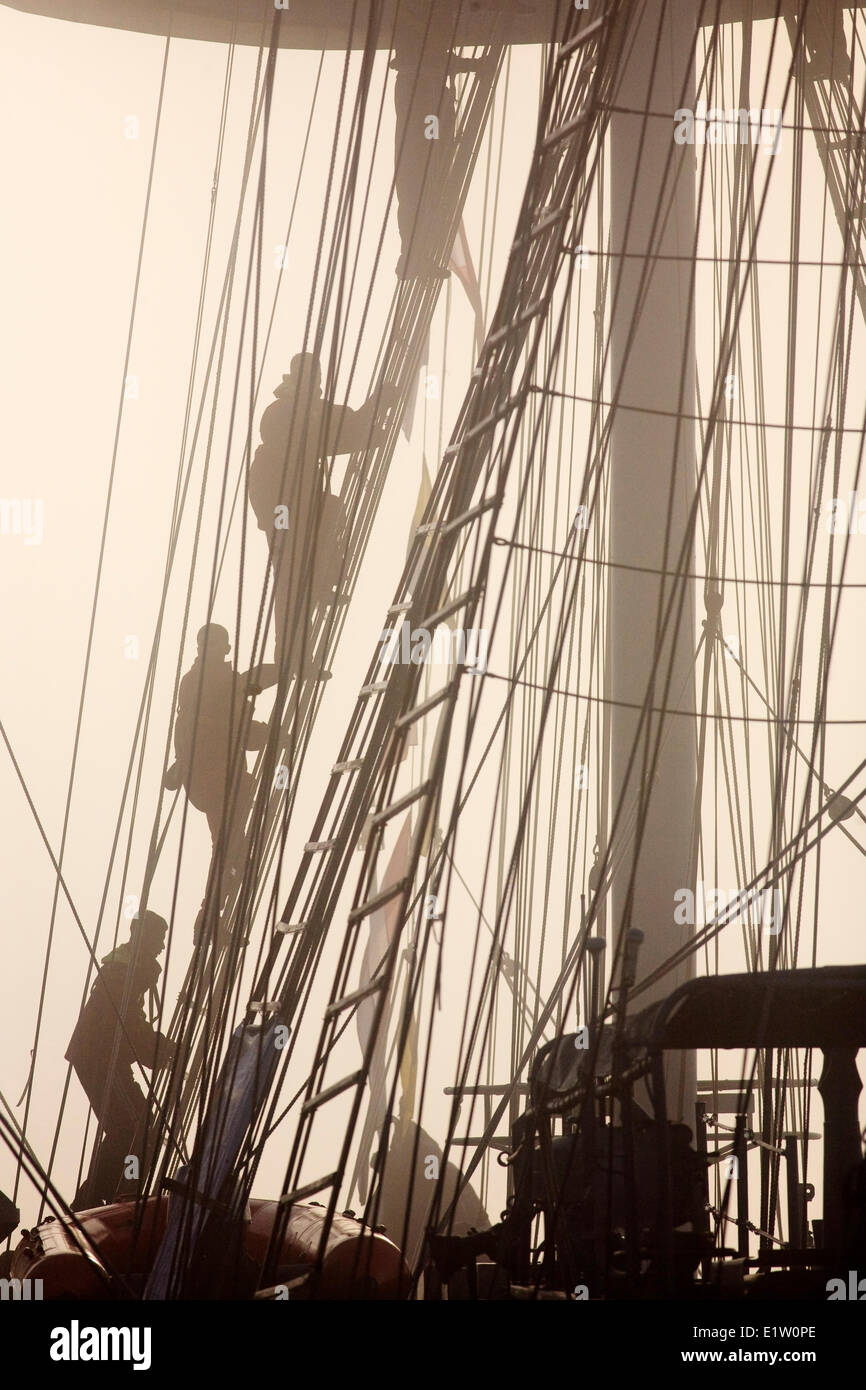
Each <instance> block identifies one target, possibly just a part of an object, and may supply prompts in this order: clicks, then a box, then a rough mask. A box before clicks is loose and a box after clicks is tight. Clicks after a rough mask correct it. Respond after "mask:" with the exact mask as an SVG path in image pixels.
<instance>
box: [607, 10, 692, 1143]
mask: <svg viewBox="0 0 866 1390" xmlns="http://www.w3.org/2000/svg"><path fill="white" fill-rule="evenodd" d="M696 13H697V6H696V4H695V3H694V0H670V3H668V4H667V5H666V6H654V5H649V6H645V7H642V12H641V13H640V14H634V15H633V16H632V17H631V19H630V26H631V31H630V34H629V36H628V39H627V42H626V47H625V53H624V66H623V69H622V74H621V80H620V82H619V85H618V89H617V91H616V93H615V94H614V98H613V100H614V105H615V107H616V108H622V109H619V110H617V109H615V110H614V113H613V116H612V118H611V126H610V129H611V161H610V163H611V248H612V252H613V256H614V265H613V267H612V269H613V275H612V283H613V287H614V290H613V294H614V301H613V309H612V318H611V364H612V389H613V391H614V399H618V401H619V408H617V409H616V411H615V413H614V416H613V421H612V431H611V494H610V516H611V520H610V560H611V562H612V568H611V571H610V633H609V644H610V645H609V675H608V695H609V697H610V699H611V700H612V701H613V702H614V703H613V704H612V708H611V791H612V806H613V811H614V812H615V811H616V807H617V803H618V800H619V798H620V797H624V811H625V814H624V815H623V816H621V817H620V821H619V825H618V828H617V829H616V831H615V834H614V839H613V840H612V844H611V854H612V862H613V863H614V864H615V865H617V863H618V860H619V856H620V855H621V856H622V859H621V862H619V863H618V867H617V868H616V872H615V876H614V879H613V884H612V909H613V922H614V930H615V932H616V933H617V934H618V933H619V932H621V931H627V930H628V929H629V928H638V929H639V930H641V931H642V932H643V934H644V942H643V945H642V948H641V952H640V959H639V962H638V977H637V978H638V980H640V979H641V978H642V977H644V976H646V975H647V974H649V973H650V972H651V971H653V970H654V969H656V967H658V966H659V965H661V964H662V962H663V961H664V960H666V959H667V958H668V957H669V956H670V955H671V954H672V953H673V951H674V950H676V949H677V948H678V947H680V946H681V945H682V944H683V942H684V940H685V939H686V938H687V935H688V934H689V933H690V932H691V930H692V928H691V927H682V926H678V925H676V924H675V922H674V906H675V902H674V894H675V892H676V891H677V889H682V888H692V889H693V888H694V883H693V882H691V879H692V877H693V869H692V867H691V866H690V859H691V845H692V823H693V816H694V811H695V804H694V803H695V787H696V753H695V747H696V740H695V725H694V718H693V717H692V718H689V717H688V716H687V715H680V714H676V715H669V716H667V717H666V718H665V719H664V722H663V725H662V724H661V716H660V715H658V714H654V715H652V716H651V717H650V719H649V721H648V722H647V721H645V723H644V725H643V731H642V733H641V735H640V737H639V739H638V748H637V756H636V757H635V758H634V761H633V764H632V767H631V769H630V770H629V760H630V759H631V758H632V754H633V750H634V746H635V737H636V734H637V730H638V723H639V718H640V715H639V710H640V708H641V706H642V705H643V702H644V699H645V697H646V693H647V687H648V681H649V678H650V674H651V672H652V670H653V667H654V664H655V669H656V673H657V674H656V678H655V681H654V684H653V688H652V698H651V705H652V706H653V708H655V709H658V708H660V707H662V706H666V707H668V708H675V709H677V710H683V711H694V709H695V698H694V683H695V682H694V666H695V636H694V627H695V613H694V597H693V593H692V582H691V581H690V582H688V583H687V584H686V585H685V586H682V585H677V584H675V583H674V581H672V580H671V579H661V578H659V579H654V578H653V576H652V575H651V574H647V573H637V572H635V571H634V570H629V569H620V568H617V567H616V566H617V565H631V566H643V567H646V569H648V570H656V571H660V570H673V569H675V568H676V567H677V565H678V562H679V558H680V550H681V546H682V542H683V538H684V536H685V532H686V525H687V516H688V512H689V508H690V506H691V504H692V501H693V498H694V492H695V468H696V462H695V450H694V421H693V419H683V420H681V421H678V420H677V414H678V412H679V413H682V414H684V415H685V416H687V417H688V416H692V417H693V416H694V414H695V328H694V306H693V302H692V297H691V294H690V277H691V274H692V265H691V263H690V261H689V259H688V257H689V256H690V255H691V254H692V250H693V244H694V236H695V169H696V162H695V151H694V148H693V147H692V146H689V145H675V144H674V140H673V133H674V119H673V113H674V111H675V110H676V109H677V108H678V107H688V108H690V109H692V110H694V105H695V78H694V44H695V38H696V33H697V30H696ZM625 108H628V109H627V110H626V109H625ZM644 111H649V112H651V113H654V114H650V115H649V116H647V117H644V116H643V115H641V114H632V113H633V112H644ZM659 113H664V114H659ZM668 113H669V114H668ZM622 253H627V256H625V257H624V256H623V254H622ZM651 254H656V255H659V254H660V255H662V256H680V257H683V258H684V259H683V260H673V259H671V260H657V261H655V262H653V261H652V260H649V261H647V260H645V259H644V258H645V256H647V255H651ZM678 424H679V428H678ZM666 535H667V536H668V540H667V543H666ZM690 557H691V550H689V558H688V560H687V563H686V566H685V568H686V569H687V570H688V571H689V572H692V573H693V572H694V566H693V563H692V561H691V558H690ZM672 589H674V590H675V606H674V610H673V618H674V620H675V619H676V615H677V612H678V611H679V614H680V618H679V624H678V625H677V624H676V622H675V621H674V622H672V623H671V624H670V625H669V630H668V634H667V636H666V638H665V639H664V640H663V641H662V643H661V645H660V649H659V656H658V660H656V652H655V648H656V634H657V626H658V624H659V622H660V619H661V615H662V614H663V612H664V609H665V606H666V605H667V602H668V600H669V598H670V595H671V591H672ZM681 598H682V604H681V607H680V599H681ZM669 669H670V670H671V671H672V677H671V679H670V682H669V683H668V686H667V695H666V693H665V686H666V676H667V672H668V670H669ZM647 734H648V736H647ZM660 734H661V740H662V742H661V747H660V752H659V756H658V761H657V764H656V766H655V770H654V773H651V772H650V771H649V765H650V760H651V759H652V758H653V756H654V754H655V751H656V747H657V744H658V740H659V735H660ZM639 814H642V815H643V816H644V817H645V823H644V825H643V833H642V836H640V837H638V836H636V833H635V832H636V822H638V820H639ZM638 838H639V839H640V842H639V843H638ZM685 978H687V976H686V973H685V972H684V971H681V972H679V973H677V974H669V975H667V976H666V977H665V978H664V979H663V980H661V981H660V982H659V983H658V985H657V986H656V987H655V989H654V990H653V991H651V992H649V993H647V994H645V995H644V996H643V999H642V1002H647V1003H648V1002H651V1000H652V999H655V998H660V997H662V996H664V995H666V994H668V993H670V991H671V990H672V989H673V988H674V987H675V986H676V985H678V984H680V983H682V982H683V980H684V979H685ZM689 1058H691V1062H690V1065H687V1059H689ZM672 1065H674V1063H673V1059H672ZM675 1065H676V1071H670V1072H669V1074H668V1097H667V1100H668V1112H669V1117H670V1118H671V1119H672V1120H677V1119H682V1120H683V1121H684V1122H685V1123H686V1124H688V1125H689V1126H690V1127H691V1126H693V1125H694V1115H695V1110H694V1103H695V1093H694V1089H695V1082H694V1054H685V1053H684V1054H677V1060H676V1063H675ZM687 1072H688V1076H687Z"/></svg>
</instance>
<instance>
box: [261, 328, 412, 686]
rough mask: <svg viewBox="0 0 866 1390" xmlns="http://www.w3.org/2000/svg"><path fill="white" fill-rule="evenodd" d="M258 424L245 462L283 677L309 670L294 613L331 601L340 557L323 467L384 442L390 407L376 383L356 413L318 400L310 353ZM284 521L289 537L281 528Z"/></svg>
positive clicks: (339, 513)
mask: <svg viewBox="0 0 866 1390" xmlns="http://www.w3.org/2000/svg"><path fill="white" fill-rule="evenodd" d="M274 395H275V396H276V400H275V401H273V402H272V403H271V405H269V406H268V408H267V410H266V411H265V413H264V415H263V416H262V421H261V436H262V442H261V444H260V445H259V447H258V449H257V450H256V453H255V456H254V458H253V461H252V464H251V465H250V477H249V495H250V505H251V506H252V509H253V511H254V512H255V515H256V520H257V522H258V525H259V529H260V530H262V531H263V532H264V534H265V536H266V537H267V540H268V545H269V547H270V562H271V567H272V569H273V575H274V618H275V624H276V653H277V664H278V665H280V666H282V665H283V664H284V663H285V662H286V660H287V659H289V660H290V664H289V666H288V668H287V670H288V674H290V675H296V674H297V673H298V671H299V670H300V669H302V667H304V668H308V667H309V658H310V653H309V651H307V652H306V653H305V655H304V660H303V662H302V661H301V651H302V647H304V646H305V645H306V644H307V643H308V642H309V637H308V636H307V632H308V623H305V622H303V621H299V615H301V614H304V613H308V614H309V618H310V620H311V619H312V615H313V611H314V610H315V609H316V608H322V607H324V606H325V605H327V604H330V603H334V602H335V601H336V599H337V594H336V592H335V589H336V586H337V584H338V583H339V579H340V572H341V569H342V566H343V556H344V552H345V544H346V537H345V525H346V517H345V512H344V509H343V506H342V503H341V501H340V499H339V497H337V496H335V494H334V493H332V492H331V490H330V488H329V486H328V474H327V469H326V462H327V460H328V459H329V458H331V457H332V456H333V455H334V454H349V453H356V452H358V451H360V450H362V449H373V448H377V447H379V446H380V445H381V444H382V443H384V441H385V437H386V433H387V425H386V423H385V422H384V421H383V420H382V419H380V418H378V416H377V408H378V412H379V413H380V414H381V415H384V414H386V413H387V411H388V410H389V409H390V408H391V406H392V405H393V404H394V401H395V397H396V393H395V391H394V388H393V387H391V386H389V385H387V384H384V385H382V386H381V387H380V388H379V391H378V393H377V396H371V397H370V398H369V399H368V400H367V401H366V402H365V403H364V405H362V406H361V408H360V410H350V409H349V407H348V406H345V405H344V406H337V405H335V404H334V403H333V402H332V401H329V400H328V399H327V398H326V397H324V396H323V395H322V371H321V367H320V366H319V361H318V359H317V357H316V356H315V355H314V354H313V353H310V352H301V353H298V354H297V355H296V356H295V357H293V358H292V361H291V368H290V371H289V374H288V375H287V376H284V377H283V380H282V382H281V384H280V385H279V386H278V387H277V389H276V391H275V392H274ZM290 522H291V528H292V529H291V540H290V532H289V523H290Z"/></svg>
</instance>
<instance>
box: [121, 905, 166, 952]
mask: <svg viewBox="0 0 866 1390" xmlns="http://www.w3.org/2000/svg"><path fill="white" fill-rule="evenodd" d="M129 935H130V939H131V940H132V941H134V942H135V943H136V945H137V946H138V947H140V949H141V950H142V951H144V952H146V954H147V955H149V956H158V955H159V954H160V952H161V951H162V948H163V947H164V945H165V938H166V936H167V935H168V923H167V922H166V920H165V918H164V917H160V915H159V913H158V912H150V911H147V912H142V913H139V914H137V915H136V916H135V917H133V919H132V924H131V926H130V929H129Z"/></svg>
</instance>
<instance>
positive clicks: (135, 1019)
mask: <svg viewBox="0 0 866 1390" xmlns="http://www.w3.org/2000/svg"><path fill="white" fill-rule="evenodd" d="M126 1033H127V1037H128V1038H129V1041H130V1043H131V1045H132V1050H133V1051H134V1053H135V1056H136V1059H137V1061H139V1062H140V1063H141V1065H142V1066H143V1067H147V1068H148V1069H153V1067H154V1066H155V1065H157V1064H158V1069H159V1070H160V1071H161V1070H162V1069H163V1068H164V1067H168V1066H171V1063H172V1062H173V1061H174V1057H175V1053H176V1052H177V1044H176V1043H173V1042H172V1041H171V1039H170V1038H167V1037H166V1036H165V1034H164V1033H160V1032H158V1031H157V1029H156V1028H154V1027H153V1026H152V1024H150V1023H148V1021H147V1019H146V1018H145V1014H144V1008H143V1006H140V1007H139V1008H138V1009H137V1010H136V1011H135V1012H133V1011H132V1010H130V1013H129V1014H128V1016H127V1019H126Z"/></svg>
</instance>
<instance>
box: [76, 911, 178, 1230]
mask: <svg viewBox="0 0 866 1390" xmlns="http://www.w3.org/2000/svg"><path fill="white" fill-rule="evenodd" d="M167 932H168V924H167V923H166V921H165V919H164V918H162V917H160V916H158V915H157V913H155V912H145V913H143V914H142V915H141V916H140V917H136V918H134V919H133V921H132V924H131V926H130V934H129V940H128V941H124V942H123V943H122V944H121V945H120V946H117V947H116V948H115V949H114V950H113V951H110V952H109V954H108V955H107V956H105V957H104V958H103V961H102V965H101V966H100V969H99V971H98V973H97V975H96V979H95V980H94V982H93V987H92V989H91V991H90V995H89V998H88V1000H87V1003H86V1004H85V1005H84V1008H83V1009H82V1011H81V1016H80V1017H79V1019H78V1022H77V1024H76V1025H75V1031H74V1032H73V1034H72V1037H71V1038H70V1040H69V1046H68V1048H67V1049H66V1058H67V1061H69V1062H71V1063H72V1066H73V1068H74V1070H75V1074H76V1076H77V1077H78V1080H79V1081H80V1082H81V1085H82V1088H83V1089H84V1092H85V1095H86V1096H87V1099H88V1100H89V1101H90V1104H91V1106H92V1107H93V1113H94V1114H95V1115H96V1118H97V1119H98V1120H99V1123H100V1125H101V1127H102V1130H103V1136H102V1138H101V1140H100V1142H99V1143H98V1145H97V1147H96V1149H95V1150H94V1153H93V1159H92V1162H91V1164H90V1170H89V1172H88V1174H87V1177H86V1178H85V1179H84V1182H83V1183H82V1184H81V1186H80V1187H79V1189H78V1191H77V1193H76V1194H75V1197H74V1199H73V1202H72V1210H73V1211H82V1210H85V1209H87V1208H88V1207H95V1206H98V1205H99V1204H100V1203H101V1202H112V1201H114V1200H115V1197H116V1195H117V1190H118V1187H119V1186H120V1184H121V1180H122V1179H123V1177H124V1171H125V1165H126V1161H127V1160H128V1159H130V1158H136V1159H137V1160H138V1163H137V1168H138V1176H141V1175H142V1174H143V1172H144V1130H145V1125H146V1122H147V1101H146V1100H145V1097H144V1092H143V1091H142V1090H141V1088H140V1086H139V1085H138V1084H137V1082H136V1080H135V1078H134V1076H133V1073H132V1068H133V1065H134V1063H135V1062H138V1063H139V1064H140V1065H141V1066H142V1067H147V1068H148V1069H151V1070H154V1071H156V1070H158V1069H161V1068H163V1067H168V1066H170V1065H171V1063H172V1061H173V1060H174V1055H175V1045H174V1043H172V1042H170V1041H169V1039H168V1038H166V1037H164V1036H163V1035H162V1033H159V1032H157V1030H156V1029H155V1028H154V1027H153V1026H152V1025H151V1024H150V1023H149V1022H148V1020H147V1017H146V1015H145V1012H144V1001H145V998H146V997H147V995H149V994H150V993H152V992H153V991H154V990H155V989H156V984H157V981H158V980H159V975H160V970H161V968H162V967H161V966H160V964H159V961H158V960H157V956H158V955H160V953H161V952H162V949H163V947H164V946H165V938H166V933H167ZM130 1181H131V1179H130Z"/></svg>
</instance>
